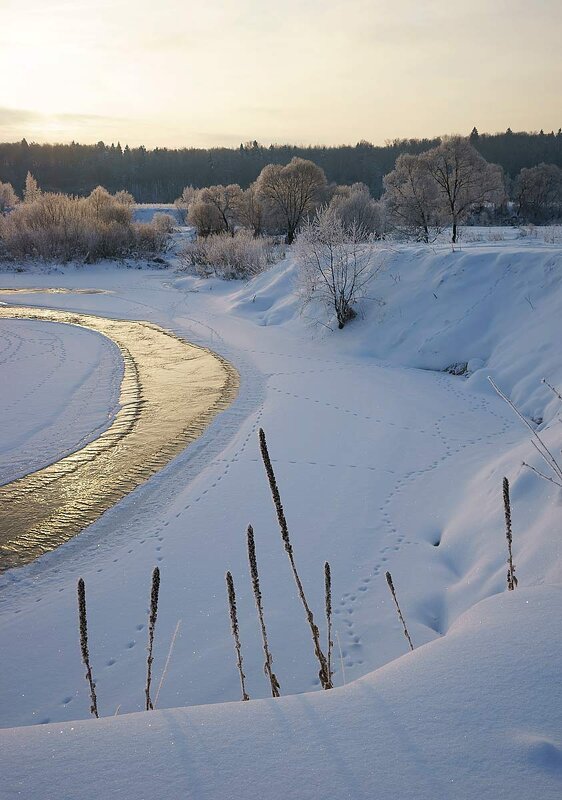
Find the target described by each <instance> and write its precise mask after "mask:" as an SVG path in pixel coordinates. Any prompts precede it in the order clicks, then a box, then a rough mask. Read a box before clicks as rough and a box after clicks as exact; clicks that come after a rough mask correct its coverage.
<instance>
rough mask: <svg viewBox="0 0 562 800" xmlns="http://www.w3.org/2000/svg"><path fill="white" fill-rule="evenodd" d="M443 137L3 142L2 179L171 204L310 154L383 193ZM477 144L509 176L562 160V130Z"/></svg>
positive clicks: (475, 139)
mask: <svg viewBox="0 0 562 800" xmlns="http://www.w3.org/2000/svg"><path fill="white" fill-rule="evenodd" d="M440 141H441V140H440V139H439V138H436V139H395V140H393V141H389V142H387V143H386V144H385V145H384V146H377V145H373V144H371V143H370V142H368V141H360V142H358V143H357V144H355V145H341V146H337V147H324V146H321V145H314V146H306V147H305V146H298V145H270V146H264V145H261V144H260V143H259V142H257V141H251V142H245V143H241V144H240V146H239V147H238V148H226V147H216V148H209V149H202V148H183V149H178V150H171V149H167V148H155V149H154V150H148V149H146V148H145V147H142V146H141V147H135V148H130V147H128V146H127V145H125V146H124V147H122V146H121V144H120V143H117V144H105V143H104V142H98V143H97V144H94V145H84V144H78V143H76V142H72V143H71V144H35V143H28V142H27V141H26V140H25V139H23V140H22V141H21V142H16V143H0V181H3V182H7V183H11V184H12V186H13V187H14V189H15V190H16V192H17V193H18V194H21V192H22V191H23V188H24V185H25V179H26V176H27V173H28V172H31V173H32V174H33V175H34V177H35V178H36V179H37V181H38V182H39V184H40V186H41V187H42V188H43V189H44V190H45V191H48V192H64V193H66V194H72V195H78V196H86V195H88V194H90V192H91V191H92V190H93V189H95V187H96V186H99V185H102V186H104V187H106V188H107V189H108V190H109V191H110V192H116V191H119V190H122V189H123V190H125V191H127V192H130V193H131V194H133V196H134V197H135V199H136V200H137V202H139V203H171V202H173V201H174V200H175V199H176V198H177V197H178V196H179V195H180V194H181V192H182V190H183V188H184V187H185V186H193V187H194V188H202V187H204V186H213V185H217V184H224V185H227V184H232V183H235V184H239V185H240V186H241V187H242V188H247V187H248V186H249V185H250V184H251V183H253V182H254V181H255V180H256V178H257V177H258V175H259V174H260V172H261V171H262V169H263V167H264V166H266V165H267V164H281V165H285V164H288V163H289V162H290V161H291V159H292V158H294V157H298V158H304V159H308V160H310V161H313V162H314V163H315V164H317V165H318V166H319V167H321V168H322V169H323V170H324V172H325V174H326V177H327V179H328V181H329V182H330V183H335V184H346V185H351V184H353V183H357V182H362V183H364V184H366V185H367V186H368V187H369V190H370V192H371V194H372V195H373V197H375V198H378V197H380V196H381V194H382V192H383V177H384V176H385V175H387V174H388V173H389V172H390V171H391V170H392V169H393V167H394V164H395V162H396V159H397V158H398V156H399V155H401V154H402V153H410V154H413V155H416V154H419V153H422V152H425V151H427V150H430V149H431V148H434V147H436V146H437V145H438V144H439V143H440ZM470 142H471V144H472V145H473V146H474V147H475V148H476V149H477V150H478V151H479V153H480V154H481V155H482V156H483V157H484V158H485V159H486V161H488V162H490V163H492V164H498V165H499V166H501V167H502V168H503V170H504V172H505V175H506V178H507V179H508V181H509V180H510V179H515V177H516V176H517V174H518V173H519V172H520V170H521V169H523V168H525V167H532V166H535V165H537V164H540V163H543V162H544V163H547V164H555V165H557V166H558V167H562V130H560V129H559V130H558V132H557V133H555V132H554V131H552V132H550V133H545V132H543V131H540V132H538V133H527V132H513V131H511V129H509V128H508V129H507V131H505V132H504V133H494V134H489V133H479V132H478V131H477V129H476V128H474V129H473V130H472V133H471V134H470Z"/></svg>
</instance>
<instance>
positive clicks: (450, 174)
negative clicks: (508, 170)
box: [426, 136, 505, 243]
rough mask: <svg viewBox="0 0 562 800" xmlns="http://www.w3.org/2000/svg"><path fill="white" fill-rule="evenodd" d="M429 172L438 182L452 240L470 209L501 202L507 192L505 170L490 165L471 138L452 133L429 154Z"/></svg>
mask: <svg viewBox="0 0 562 800" xmlns="http://www.w3.org/2000/svg"><path fill="white" fill-rule="evenodd" d="M426 157H427V168H428V170H429V174H430V175H431V177H432V178H433V180H434V181H435V183H436V184H437V187H438V190H439V194H440V196H441V199H442V202H443V207H444V209H445V210H446V212H447V216H448V217H449V220H450V222H451V225H452V228H453V233H452V241H453V243H455V242H456V241H457V237H458V226H459V224H460V223H461V222H462V221H463V220H465V219H466V218H467V216H468V215H469V214H470V212H471V211H472V210H473V209H474V208H476V207H478V206H482V205H485V204H487V203H499V202H501V201H502V200H503V198H504V195H505V189H504V181H503V172H502V169H501V167H499V166H498V165H497V164H489V163H488V162H487V161H486V160H485V159H484V158H482V156H481V155H480V153H479V152H478V151H477V150H475V149H474V147H473V146H472V145H471V144H470V142H469V141H468V139H464V138H463V137H461V136H451V137H450V138H448V139H445V140H444V141H443V142H442V143H441V144H440V145H439V147H435V148H433V150H429V151H428V152H427V153H426Z"/></svg>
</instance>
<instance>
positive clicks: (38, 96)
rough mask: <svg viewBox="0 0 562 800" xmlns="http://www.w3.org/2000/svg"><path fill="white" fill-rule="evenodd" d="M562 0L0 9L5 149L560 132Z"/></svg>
mask: <svg viewBox="0 0 562 800" xmlns="http://www.w3.org/2000/svg"><path fill="white" fill-rule="evenodd" d="M561 38H562V2H560V0H542V1H541V0H536V2H534V3H531V2H529V0H525V2H523V1H522V0H509V1H508V0H493V1H492V0H471V2H466V0H464V1H463V2H459V0H305V2H302V0H236V2H230V0H204V1H203V2H197V3H195V2H193V1H192V0H134V2H133V1H132V0H54V1H53V0H26V2H25V3H22V2H21V0H0V141H18V140H20V139H22V138H23V137H25V138H26V139H28V141H37V142H49V141H50V142H54V141H57V142H68V141H72V140H75V141H80V142H85V143H91V142H97V141H100V140H103V141H105V142H106V143H110V142H117V141H120V142H121V144H123V145H124V144H125V143H128V144H129V145H131V146H138V145H140V144H144V145H145V146H146V147H155V146H160V147H189V146H195V147H198V146H218V145H226V146H237V145H238V144H240V142H245V141H248V140H254V139H257V140H258V141H260V142H261V143H263V144H270V143H272V142H275V143H285V142H287V143H296V144H312V143H322V144H341V143H351V144H355V143H356V142H357V141H359V140H361V139H366V140H368V141H371V142H373V143H374V144H383V143H384V142H385V140H387V139H394V138H396V137H422V136H435V135H439V134H443V133H469V132H470V130H471V129H472V127H473V126H474V125H476V127H477V128H478V130H479V131H481V132H483V131H488V132H495V131H501V130H505V129H506V128H507V127H511V128H512V129H513V130H539V129H540V128H543V129H544V130H545V131H550V130H553V129H554V130H558V128H559V127H560V126H562V91H561V87H562V47H561V45H560V42H561Z"/></svg>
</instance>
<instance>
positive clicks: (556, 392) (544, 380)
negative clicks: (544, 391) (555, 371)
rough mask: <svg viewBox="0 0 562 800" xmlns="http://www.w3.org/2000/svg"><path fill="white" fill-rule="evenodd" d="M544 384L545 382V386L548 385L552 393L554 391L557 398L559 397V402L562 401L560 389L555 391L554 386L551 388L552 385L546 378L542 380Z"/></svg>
mask: <svg viewBox="0 0 562 800" xmlns="http://www.w3.org/2000/svg"><path fill="white" fill-rule="evenodd" d="M542 382H543V383H544V384H546V386H548V388H549V389H550V390H551V391H553V392H554V394H555V395H556V397H557V398H558V399H559V400H562V395H561V394H560V392H559V391H558V389H555V388H554V386H551V385H550V383H549V382H548V381H547V379H546V378H543V379H542Z"/></svg>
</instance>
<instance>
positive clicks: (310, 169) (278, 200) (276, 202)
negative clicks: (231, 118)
mask: <svg viewBox="0 0 562 800" xmlns="http://www.w3.org/2000/svg"><path fill="white" fill-rule="evenodd" d="M326 186H327V184H326V176H325V174H324V170H322V169H320V167H318V166H317V165H316V164H314V163H313V162H312V161H307V160H306V159H304V158H293V159H291V161H290V162H289V163H288V164H287V165H286V166H282V165H281V164H268V165H267V166H266V167H264V168H263V169H262V171H261V173H260V174H259V176H258V179H257V181H256V188H257V192H258V195H259V196H260V197H261V198H262V199H263V200H264V201H265V202H267V203H268V204H270V205H271V206H272V207H273V209H274V210H276V211H277V212H278V213H279V214H280V215H281V216H282V218H283V224H284V227H285V231H286V242H287V244H292V243H293V241H294V238H295V235H296V233H297V231H298V229H299V227H300V225H301V223H302V222H303V220H304V219H305V217H306V215H307V214H308V213H310V212H311V211H313V210H314V209H315V208H316V207H317V206H318V204H319V203H320V202H321V200H322V199H323V197H324V193H325V191H326Z"/></svg>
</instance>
